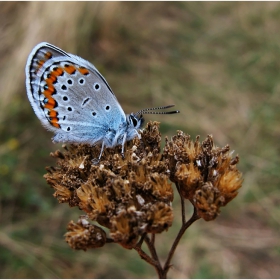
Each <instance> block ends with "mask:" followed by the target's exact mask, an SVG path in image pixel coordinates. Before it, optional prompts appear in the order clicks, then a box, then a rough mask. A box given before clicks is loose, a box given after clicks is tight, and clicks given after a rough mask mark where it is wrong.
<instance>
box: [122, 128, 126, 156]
mask: <svg viewBox="0 0 280 280" xmlns="http://www.w3.org/2000/svg"><path fill="white" fill-rule="evenodd" d="M125 142H126V133H125V134H124V135H123V140H122V158H123V159H124V144H125Z"/></svg>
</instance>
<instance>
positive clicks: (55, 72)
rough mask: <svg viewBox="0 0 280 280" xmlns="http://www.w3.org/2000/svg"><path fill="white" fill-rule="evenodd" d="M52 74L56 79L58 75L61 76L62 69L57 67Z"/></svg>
mask: <svg viewBox="0 0 280 280" xmlns="http://www.w3.org/2000/svg"><path fill="white" fill-rule="evenodd" d="M52 74H54V75H55V76H56V77H57V76H60V75H62V74H63V69H62V68H59V67H57V68H56V69H54V70H53V72H52Z"/></svg>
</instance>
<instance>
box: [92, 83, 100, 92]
mask: <svg viewBox="0 0 280 280" xmlns="http://www.w3.org/2000/svg"><path fill="white" fill-rule="evenodd" d="M93 88H94V89H95V90H96V91H99V90H100V85H99V83H94V84H93Z"/></svg>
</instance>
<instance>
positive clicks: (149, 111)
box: [135, 105, 180, 115]
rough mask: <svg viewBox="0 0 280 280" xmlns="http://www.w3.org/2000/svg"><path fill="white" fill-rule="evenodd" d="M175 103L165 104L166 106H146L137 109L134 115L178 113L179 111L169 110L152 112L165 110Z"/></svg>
mask: <svg viewBox="0 0 280 280" xmlns="http://www.w3.org/2000/svg"><path fill="white" fill-rule="evenodd" d="M174 106H175V105H167V106H160V107H154V108H146V109H142V110H140V111H138V112H137V113H135V115H143V114H146V115H147V114H153V115H167V114H177V113H180V111H178V110H175V111H169V112H154V111H155V110H165V109H168V108H171V107H174Z"/></svg>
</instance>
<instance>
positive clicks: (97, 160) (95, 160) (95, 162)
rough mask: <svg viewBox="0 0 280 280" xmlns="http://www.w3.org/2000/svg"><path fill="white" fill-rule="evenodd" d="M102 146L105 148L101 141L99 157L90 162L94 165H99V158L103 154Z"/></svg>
mask: <svg viewBox="0 0 280 280" xmlns="http://www.w3.org/2000/svg"><path fill="white" fill-rule="evenodd" d="M104 146H105V142H104V141H103V142H102V146H101V151H100V154H99V157H98V158H95V159H93V160H92V163H93V164H94V165H97V164H98V163H99V161H100V159H101V156H102V154H103V151H104Z"/></svg>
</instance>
